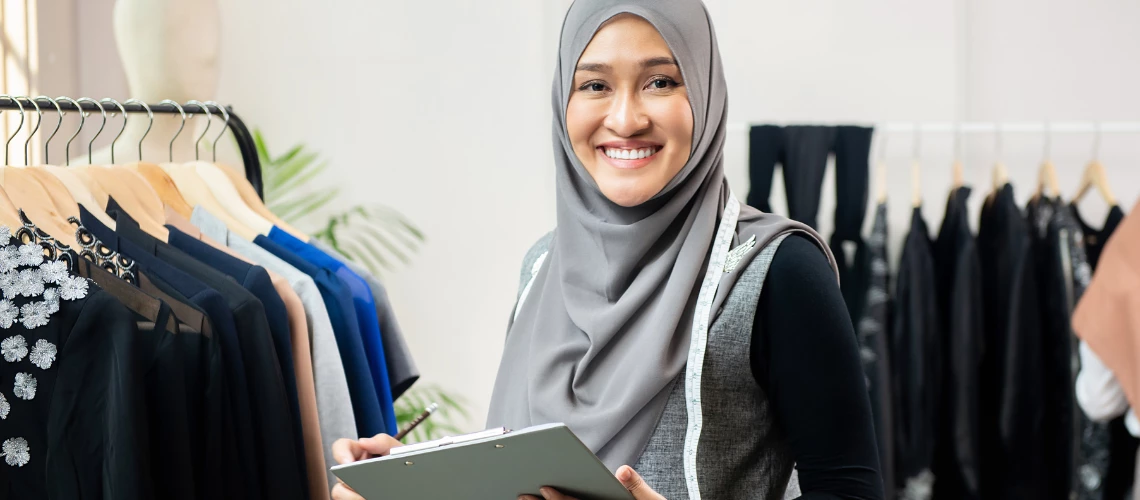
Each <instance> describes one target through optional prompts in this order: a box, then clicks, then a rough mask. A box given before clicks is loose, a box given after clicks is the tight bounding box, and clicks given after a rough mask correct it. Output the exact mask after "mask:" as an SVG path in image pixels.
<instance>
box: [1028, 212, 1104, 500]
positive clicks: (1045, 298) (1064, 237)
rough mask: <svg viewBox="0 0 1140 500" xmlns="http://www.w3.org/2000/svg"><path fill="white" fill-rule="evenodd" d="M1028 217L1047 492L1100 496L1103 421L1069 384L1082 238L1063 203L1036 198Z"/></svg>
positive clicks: (1082, 283)
mask: <svg viewBox="0 0 1140 500" xmlns="http://www.w3.org/2000/svg"><path fill="white" fill-rule="evenodd" d="M1026 215H1027V219H1028V220H1029V222H1030V224H1031V225H1032V226H1033V228H1032V229H1033V230H1034V232H1033V237H1034V254H1035V257H1036V259H1037V266H1038V268H1037V275H1038V277H1039V278H1040V279H1041V281H1040V286H1041V297H1040V298H1041V307H1040V311H1041V314H1042V316H1041V319H1042V327H1043V331H1042V333H1043V335H1044V336H1043V341H1044V342H1045V344H1046V353H1047V355H1048V357H1047V358H1046V363H1045V366H1046V375H1047V376H1048V377H1049V378H1048V379H1046V380H1043V382H1044V383H1045V384H1047V387H1046V394H1047V395H1048V398H1049V399H1048V400H1047V404H1048V409H1047V411H1046V413H1045V418H1046V421H1045V425H1046V431H1045V436H1047V439H1049V442H1050V447H1049V449H1048V450H1047V451H1048V455H1047V458H1048V460H1049V463H1048V466H1049V476H1048V477H1049V480H1050V483H1049V491H1050V494H1052V495H1054V498H1065V499H1067V498H1079V499H1094V500H1100V499H1101V498H1103V496H1104V485H1105V484H1104V479H1105V477H1106V475H1107V473H1108V467H1109V463H1110V457H1109V451H1110V434H1109V428H1108V426H1107V425H1106V424H1104V423H1101V422H1094V421H1092V420H1090V419H1089V418H1088V417H1087V416H1086V415H1085V414H1084V412H1082V411H1080V408H1079V407H1078V406H1077V404H1076V394H1075V392H1074V390H1075V389H1074V388H1075V387H1076V384H1077V379H1078V375H1079V373H1080V371H1081V366H1082V362H1081V359H1082V356H1081V355H1080V353H1079V351H1078V349H1077V346H1078V342H1077V339H1076V337H1075V335H1074V333H1073V331H1072V329H1071V327H1070V323H1071V316H1072V311H1073V307H1074V305H1075V304H1076V301H1077V300H1079V299H1080V297H1081V295H1082V294H1083V293H1084V290H1085V288H1086V287H1087V286H1088V280H1089V278H1090V276H1091V267H1090V266H1089V263H1088V259H1087V257H1086V255H1085V245H1084V244H1085V238H1084V233H1083V231H1082V229H1081V226H1080V224H1079V223H1078V222H1077V221H1076V218H1075V217H1074V216H1073V214H1072V212H1071V209H1070V208H1069V206H1068V205H1066V204H1064V203H1062V202H1061V201H1060V200H1053V199H1048V198H1043V197H1037V198H1034V199H1033V200H1031V201H1030V203H1029V205H1028V206H1027V210H1026Z"/></svg>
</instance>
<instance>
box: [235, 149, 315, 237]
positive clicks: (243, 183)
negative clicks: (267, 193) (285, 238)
mask: <svg viewBox="0 0 1140 500" xmlns="http://www.w3.org/2000/svg"><path fill="white" fill-rule="evenodd" d="M218 167H219V168H218V169H219V170H221V171H222V173H224V174H226V177H229V178H230V182H231V183H232V184H233V186H234V187H235V188H237V191H238V193H239V194H240V195H241V199H242V200H244V201H245V204H246V206H248V207H249V208H250V209H252V210H253V211H254V212H257V214H258V215H261V216H262V217H265V218H266V219H267V220H269V221H270V222H273V225H274V226H277V227H278V228H280V229H282V230H284V231H285V232H287V233H289V234H291V235H293V237H294V238H297V239H299V240H301V241H309V235H307V234H305V233H304V232H303V231H301V230H300V229H297V228H295V227H293V226H292V225H290V224H289V223H288V222H285V221H284V220H282V219H281V218H280V217H278V216H277V214H275V213H273V211H272V210H270V209H269V207H267V206H265V201H263V200H262V199H261V197H260V196H258V195H257V190H256V189H254V188H253V185H252V184H250V183H249V179H246V178H245V176H244V175H242V174H241V173H239V172H238V171H237V170H235V169H233V168H230V167H227V166H225V165H218Z"/></svg>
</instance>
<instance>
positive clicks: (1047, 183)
mask: <svg viewBox="0 0 1140 500" xmlns="http://www.w3.org/2000/svg"><path fill="white" fill-rule="evenodd" d="M1051 132H1052V131H1051V130H1050V129H1049V122H1045V160H1044V161H1042V162H1041V168H1040V169H1038V170H1037V193H1036V194H1035V195H1034V197H1038V196H1043V195H1046V190H1048V196H1049V197H1050V198H1055V199H1060V198H1061V186H1060V183H1059V182H1058V181H1057V167H1055V166H1054V165H1053V160H1051V159H1050V154H1049V152H1050V149H1051V148H1050V146H1052V144H1051V143H1052V142H1053V134H1052V133H1051Z"/></svg>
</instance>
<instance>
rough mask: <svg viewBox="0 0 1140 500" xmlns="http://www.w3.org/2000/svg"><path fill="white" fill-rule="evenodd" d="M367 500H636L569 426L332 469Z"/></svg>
mask: <svg viewBox="0 0 1140 500" xmlns="http://www.w3.org/2000/svg"><path fill="white" fill-rule="evenodd" d="M331 470H332V473H333V474H335V475H336V477H338V478H340V480H341V481H344V483H345V484H347V485H348V486H350V487H351V488H352V489H353V490H355V491H356V493H357V494H359V495H361V496H363V497H364V498H366V499H369V500H403V499H417V500H419V499H425V500H434V499H439V500H451V499H456V498H463V499H469V500H504V499H513V498H518V497H519V495H524V494H530V495H535V496H538V497H539V498H541V497H542V495H540V494H539V493H538V489H539V488H541V487H543V486H551V487H554V488H557V489H558V490H559V491H561V492H562V493H565V494H567V495H570V496H572V497H574V498H578V499H579V500H633V495H631V494H630V493H629V491H628V490H626V489H625V486H622V484H621V482H619V481H618V480H617V478H616V477H614V475H613V473H612V472H610V470H609V469H608V468H606V466H605V464H603V463H602V461H601V460H599V459H598V457H596V456H594V454H593V452H591V451H590V449H589V448H587V447H586V445H585V444H582V441H580V440H579V439H578V437H577V436H575V435H574V433H573V432H571V431H570V428H568V427H566V425H565V424H561V423H558V424H546V425H539V426H534V427H528V428H526V429H522V430H518V431H509V430H507V429H504V428H497V429H489V430H486V431H482V432H476V433H473V434H466V435H462V436H455V437H446V438H443V439H438V440H435V441H428V442H424V443H418V444H412V445H407V446H400V447H396V448H392V450H391V453H390V454H389V455H387V456H383V457H376V458H372V459H368V460H362V461H359V462H354V463H351V464H343V465H337V466H334V467H333V468H332V469H331Z"/></svg>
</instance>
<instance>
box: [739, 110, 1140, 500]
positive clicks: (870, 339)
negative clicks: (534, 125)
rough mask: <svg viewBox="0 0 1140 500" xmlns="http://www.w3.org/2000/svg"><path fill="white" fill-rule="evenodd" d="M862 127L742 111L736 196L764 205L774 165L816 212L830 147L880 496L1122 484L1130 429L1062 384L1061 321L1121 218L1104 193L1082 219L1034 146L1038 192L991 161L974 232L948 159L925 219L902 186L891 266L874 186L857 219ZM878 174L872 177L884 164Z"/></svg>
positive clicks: (840, 251) (840, 255)
mask: <svg viewBox="0 0 1140 500" xmlns="http://www.w3.org/2000/svg"><path fill="white" fill-rule="evenodd" d="M978 128H982V127H978ZM994 128H998V129H1000V126H998V127H994ZM1097 130H1098V131H1099V126H1097ZM948 131H954V129H953V128H950V129H948ZM979 131H985V130H979ZM906 132H910V130H909V129H908V130H906ZM998 132H999V134H1000V130H998ZM1045 132H1046V133H1048V127H1047V126H1046V127H1045ZM871 138H872V128H871V127H859V126H821V125H793V126H777V125H756V126H750V127H749V141H750V142H749V148H750V149H749V174H750V177H751V179H750V180H751V189H750V191H749V194H748V203H749V204H750V205H753V206H756V207H758V208H760V209H762V210H765V211H771V207H770V206H769V203H768V197H769V195H770V192H771V188H772V174H773V171H774V170H775V169H776V168H777V167H779V168H781V169H782V170H783V174H784V179H785V189H786V194H787V200H788V209H789V214H788V216H789V217H791V218H793V219H796V220H800V221H801V222H804V223H807V224H809V225H813V226H814V225H815V224H816V222H817V220H816V218H817V214H818V210H819V202H820V196H821V185H822V181H823V177H824V172H825V171H826V169H827V168H828V165H829V158H831V157H834V166H835V175H836V189H837V193H836V198H837V205H836V212H835V233H833V235H832V236H831V239H830V246H831V250H832V251H833V252H834V253H835V254H836V257H837V258H836V260H837V261H838V265H839V267H840V273H841V275H842V279H841V288H842V290H843V295H844V299H845V301H846V302H847V305H848V309H849V311H848V312H849V313H850V316H851V319H852V322H853V323H854V325H855V327H856V331H857V333H858V335H859V341H860V347H861V354H862V361H863V365H864V375H865V376H866V380H867V385H868V391H869V397H870V400H871V403H872V413H873V415H874V419H875V428H876V434H877V437H878V444H879V452H880V463H881V466H882V473H883V478H884V482H885V487H886V488H885V490H886V492H887V496H888V498H899V499H906V500H927V499H931V498H934V499H939V500H941V499H950V500H960V499H991V498H992V499H997V498H1035V499H1057V500H1062V499H1081V500H1121V499H1123V498H1126V495H1128V494H1130V488H1131V485H1132V483H1133V481H1134V477H1133V476H1134V465H1135V460H1136V451H1137V445H1138V443H1140V441H1138V440H1137V439H1136V438H1135V437H1133V436H1131V435H1130V434H1129V432H1128V430H1127V429H1126V428H1125V425H1124V418H1123V417H1121V418H1117V419H1115V420H1113V421H1111V422H1109V423H1103V422H1094V421H1092V420H1091V419H1089V418H1088V417H1087V416H1086V415H1085V414H1084V413H1083V412H1082V411H1081V409H1080V407H1079V406H1078V404H1077V401H1076V396H1075V387H1074V386H1075V380H1076V376H1077V374H1078V372H1079V370H1080V366H1081V358H1080V356H1078V348H1077V347H1078V339H1077V337H1076V336H1075V334H1074V332H1073V331H1072V327H1071V325H1070V321H1071V315H1072V312H1073V309H1074V307H1075V304H1076V302H1077V300H1078V299H1079V298H1080V297H1081V294H1082V293H1083V290H1084V289H1085V287H1086V286H1087V285H1088V283H1089V280H1090V277H1091V275H1092V273H1093V272H1094V271H1095V268H1096V265H1097V262H1098V259H1099V255H1100V252H1101V249H1102V248H1103V247H1104V245H1105V243H1106V241H1107V240H1108V238H1109V236H1111V234H1112V233H1113V231H1114V230H1115V228H1116V227H1117V226H1119V225H1120V223H1121V221H1122V220H1123V218H1124V212H1123V211H1122V210H1121V208H1120V207H1119V206H1116V205H1115V199H1114V198H1113V197H1112V196H1111V194H1107V193H1108V191H1107V189H1103V188H1100V186H1097V187H1098V190H1100V191H1101V194H1102V195H1103V196H1104V197H1105V199H1106V201H1107V202H1108V205H1109V206H1110V210H1109V213H1108V216H1107V219H1106V220H1105V221H1104V222H1103V223H1102V224H1101V225H1100V226H1099V227H1096V225H1095V224H1090V223H1088V222H1086V220H1085V219H1084V218H1083V217H1082V216H1081V214H1080V210H1079V209H1078V208H1077V206H1076V203H1075V202H1071V201H1063V200H1062V199H1061V196H1060V195H1059V193H1058V190H1057V186H1056V185H1055V184H1056V180H1055V173H1054V174H1053V176H1052V177H1053V179H1052V180H1049V179H1047V177H1049V175H1047V172H1050V171H1052V169H1053V168H1054V167H1052V165H1051V163H1049V162H1048V161H1046V162H1045V163H1043V165H1042V167H1041V172H1042V175H1041V179H1040V180H1039V185H1038V186H1037V189H1036V193H1035V195H1034V196H1033V197H1032V198H1031V200H1030V202H1029V203H1028V204H1027V205H1026V206H1024V207H1021V206H1018V205H1017V202H1016V200H1015V198H1014V187H1013V186H1012V185H1011V184H1010V183H1009V182H1008V179H1007V178H1006V175H1005V172H1004V166H1003V165H1001V164H1000V162H999V163H998V164H997V165H995V167H994V174H995V175H994V180H995V182H994V186H993V189H992V191H991V192H989V193H986V195H985V196H986V201H985V204H984V206H983V210H982V213H981V220H980V228H979V231H978V233H977V234H974V233H973V232H972V231H971V228H970V223H969V214H968V210H967V201H968V199H969V197H970V196H971V193H972V192H973V190H972V189H971V188H970V187H967V186H965V185H963V184H962V183H961V180H960V177H961V174H960V170H961V165H960V163H955V165H953V166H952V167H951V171H953V172H954V175H953V176H948V177H953V178H954V183H955V185H954V187H953V188H952V189H951V192H950V195H949V197H948V198H947V199H946V201H945V206H946V211H945V215H944V219H943V221H942V224H941V226H940V227H937V228H933V229H934V232H933V234H932V233H931V228H928V226H927V224H926V221H925V220H924V219H923V216H922V211H921V203H922V196H921V193H920V192H917V191H916V193H915V195H914V198H913V199H912V200H910V201H911V202H912V204H913V206H912V207H911V218H910V227H909V228H908V229H907V231H906V238H905V240H904V242H903V247H902V253H901V255H900V256H899V264H898V271H897V274H896V275H895V276H893V279H892V276H891V272H890V270H891V268H892V266H890V264H889V261H888V259H889V255H888V251H887V246H888V245H887V243H888V233H889V231H888V227H887V200H886V195H885V188H882V187H881V188H880V192H879V193H878V197H877V198H878V199H877V200H876V202H875V203H876V204H875V207H874V209H873V210H872V211H871V213H872V217H873V221H872V225H871V231H870V234H869V235H868V236H867V237H866V238H864V236H863V234H862V226H863V222H864V213H866V212H867V208H868V201H869V196H868V194H869V193H868V191H869V184H870V181H869V180H870V178H871V177H872V176H871V169H870V159H869V152H870V148H871ZM916 144H917V142H916ZM916 147H917V146H916ZM916 157H917V154H916ZM1046 160H1047V159H1046ZM1046 164H1048V165H1046ZM1094 166H1095V167H1096V168H1100V169H1103V167H1099V162H1097V161H1095V158H1094V161H1093V162H1090V164H1089V166H1087V167H1086V170H1085V175H1086V180H1087V179H1090V178H1091V177H1089V175H1090V172H1094V173H1095V172H1096V170H1095V169H1094ZM1101 172H1103V170H1101ZM876 174H877V175H876V177H878V178H879V180H878V182H879V183H880V184H885V166H877V172H876ZM1097 175H1099V176H1100V177H1101V179H1100V181H1099V182H1100V183H1106V182H1107V181H1105V180H1104V179H1103V173H1101V174H1097ZM1090 182H1091V181H1090ZM1050 184H1052V185H1050ZM1087 187H1089V185H1088V184H1086V185H1085V186H1083V187H1082V189H1081V193H1082V194H1083V193H1084V192H1086V191H1087V189H1085V188H1087ZM916 189H917V188H916ZM1078 196H1079V195H1078ZM852 249H853V250H854V252H853V253H852V252H851V250H852ZM892 283H893V285H894V286H892Z"/></svg>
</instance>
